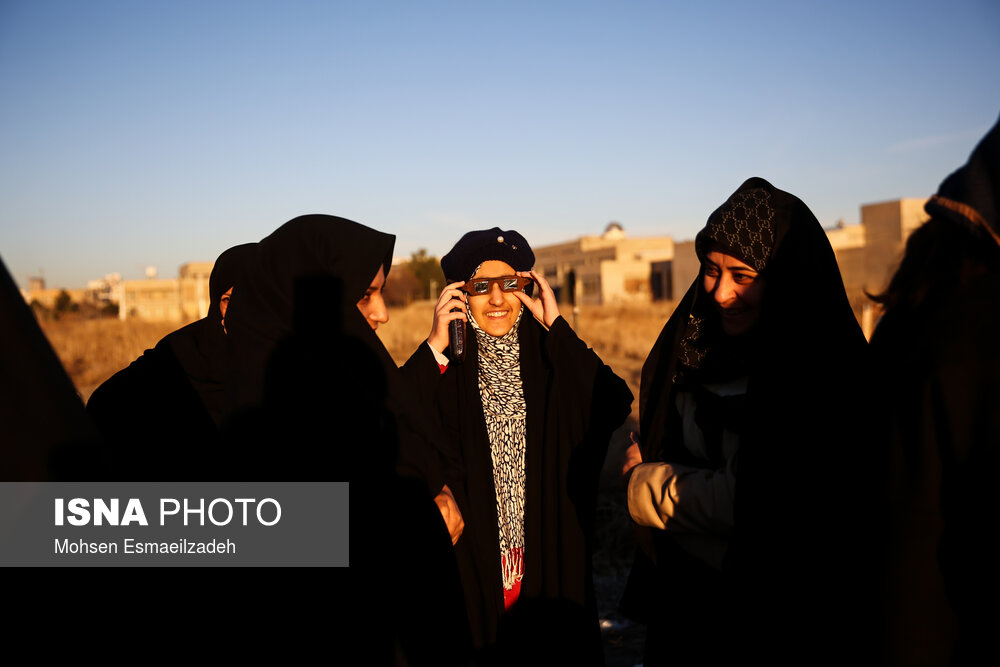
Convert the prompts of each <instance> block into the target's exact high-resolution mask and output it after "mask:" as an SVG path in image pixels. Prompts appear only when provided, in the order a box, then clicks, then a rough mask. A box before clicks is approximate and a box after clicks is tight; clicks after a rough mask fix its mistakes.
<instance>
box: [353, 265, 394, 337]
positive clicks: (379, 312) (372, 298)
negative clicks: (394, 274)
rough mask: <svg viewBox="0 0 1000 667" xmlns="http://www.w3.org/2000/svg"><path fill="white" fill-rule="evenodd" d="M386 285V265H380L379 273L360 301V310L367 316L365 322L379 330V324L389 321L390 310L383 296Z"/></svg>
mask: <svg viewBox="0 0 1000 667" xmlns="http://www.w3.org/2000/svg"><path fill="white" fill-rule="evenodd" d="M383 287H385V267H382V266H380V267H378V273H376V274H375V278H374V279H372V284H371V285H369V286H368V289H367V290H366V291H365V295H364V296H363V297H361V301H358V310H360V311H361V314H362V315H364V316H365V322H367V323H368V326H370V327H371V328H372V329H374V330H378V325H379V324H385V323H386V322H388V321H389V311H388V310H387V309H386V307H385V299H384V298H382V288H383Z"/></svg>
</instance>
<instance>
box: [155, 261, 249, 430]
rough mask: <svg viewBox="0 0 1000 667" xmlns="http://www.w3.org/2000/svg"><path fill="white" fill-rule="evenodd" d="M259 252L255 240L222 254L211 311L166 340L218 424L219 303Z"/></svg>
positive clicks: (222, 378)
mask: <svg viewBox="0 0 1000 667" xmlns="http://www.w3.org/2000/svg"><path fill="white" fill-rule="evenodd" d="M256 252H257V244H256V243H244V244H242V245H238V246H234V247H232V248H229V249H228V250H226V251H224V252H223V253H222V254H221V255H219V257H218V259H216V260H215V266H213V267H212V274H211V276H210V277H209V279H208V293H209V305H208V314H207V315H206V316H205V317H203V318H202V319H200V320H198V321H197V322H194V323H192V324H190V325H188V326H186V327H184V328H182V329H179V330H178V331H175V332H174V333H172V334H170V335H168V336H167V337H166V338H165V339H164V341H165V342H166V343H167V344H169V345H170V349H171V350H173V353H174V355H175V356H176V357H177V361H178V362H179V363H180V365H181V367H183V369H184V374H185V375H187V378H188V382H190V383H191V386H192V387H193V388H194V390H195V391H196V392H198V396H199V397H200V398H201V400H202V402H203V403H204V404H205V408H206V409H207V410H208V412H209V414H210V415H211V416H212V420H213V421H214V422H215V423H216V425H218V424H220V423H221V420H222V414H223V411H224V409H225V382H226V358H227V350H226V333H225V330H224V328H223V326H222V311H221V310H220V306H219V304H220V301H221V300H222V295H223V294H225V293H226V292H227V291H228V290H229V289H230V288H234V290H235V288H236V286H237V285H238V284H240V283H242V281H243V279H244V274H245V271H246V268H247V267H248V266H251V265H252V263H253V259H254V254H255V253H256Z"/></svg>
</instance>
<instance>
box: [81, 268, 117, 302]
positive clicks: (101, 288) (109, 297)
mask: <svg viewBox="0 0 1000 667" xmlns="http://www.w3.org/2000/svg"><path fill="white" fill-rule="evenodd" d="M121 286H122V274H120V273H109V274H108V275H106V276H104V277H103V278H98V279H97V280H89V281H87V291H86V300H87V301H89V302H90V303H93V304H94V305H97V306H106V305H108V304H111V303H118V300H119V295H120V293H121Z"/></svg>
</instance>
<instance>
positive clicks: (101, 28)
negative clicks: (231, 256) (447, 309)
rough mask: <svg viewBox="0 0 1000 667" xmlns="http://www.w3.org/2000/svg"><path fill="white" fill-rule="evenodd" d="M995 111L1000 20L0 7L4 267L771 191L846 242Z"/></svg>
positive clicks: (422, 8) (635, 7)
mask: <svg viewBox="0 0 1000 667" xmlns="http://www.w3.org/2000/svg"><path fill="white" fill-rule="evenodd" d="M998 116H1000V2H997V0H947V1H941V2H928V1H922V0H906V1H904V0H891V1H886V2H880V1H878V0H866V1H859V2H855V1H854V0H839V1H830V2H818V1H815V0H795V1H788V2H784V1H782V2H771V1H767V0H755V1H753V2H735V1H731V2H713V1H711V0H708V1H703V2H697V3H695V2H690V3H688V2H629V1H625V0H619V1H616V2H585V1H577V2H559V1H539V2H516V1H510V0H508V1H506V2H495V3H494V2H473V1H466V2H409V1H406V2H378V1H371V2H365V1H362V0H356V1H354V2H333V1H325V2H295V1H286V2H277V1H274V2H254V1H246V0H244V1H240V2H208V1H204V0H199V1H193V2H188V1H177V0H173V1H170V2H143V1H141V0H137V1H126V0H115V1H105V0H86V1H80V0H67V1H53V0H23V1H22V0H17V1H14V0H0V257H2V258H3V260H4V262H5V263H6V264H7V267H8V269H9V270H10V272H11V273H12V274H13V276H14V278H15V280H17V281H18V282H19V283H20V284H21V285H22V286H23V285H25V284H26V279H27V277H28V276H29V275H36V274H37V273H38V271H39V269H41V270H43V271H44V275H45V277H46V279H47V281H48V283H49V286H53V287H56V286H65V287H78V286H79V287H82V286H83V285H84V284H85V283H86V281H87V280H88V279H91V278H98V277H101V276H103V275H104V274H106V273H109V272H115V271H117V272H120V273H122V274H123V275H124V277H125V278H127V279H131V278H140V277H141V276H142V270H143V267H145V266H147V265H155V266H157V267H158V268H159V270H160V275H161V276H163V277H174V276H176V273H177V267H178V266H179V265H180V264H183V263H184V262H187V261H196V260H212V259H214V258H215V257H216V256H217V255H218V254H219V253H220V252H221V251H222V250H224V249H225V248H227V247H229V246H232V245H235V244H237V243H243V242H246V241H255V240H259V239H260V238H261V237H263V236H265V235H267V234H268V233H269V232H270V231H271V230H273V229H274V228H276V227H277V226H278V225H280V224H281V223H283V222H284V221H286V220H288V219H290V218H293V217H295V216H296V215H300V214H303V213H330V214H334V215H341V216H344V217H348V218H351V219H354V220H357V221H358V222H361V223H364V224H367V225H369V226H371V227H375V228H376V229H380V230H383V231H387V232H391V233H394V234H396V236H397V242H396V253H397V255H408V254H409V253H411V252H412V251H414V250H416V249H417V248H420V247H425V248H427V249H428V250H429V251H430V252H431V253H432V254H436V255H441V254H443V253H444V252H446V251H447V250H448V249H449V248H450V247H451V245H452V244H453V243H454V241H456V240H457V239H458V237H459V236H460V235H461V234H462V233H464V232H466V231H468V230H470V229H475V228H484V227H491V226H494V225H496V226H500V227H502V228H515V229H518V230H519V231H521V232H522V233H523V234H524V235H525V236H526V237H527V238H528V240H529V241H531V242H532V244H533V245H544V244H546V243H552V242H556V241H561V240H566V239H569V238H574V237H576V236H579V235H581V234H586V233H600V232H601V231H602V230H603V228H604V226H605V225H606V224H607V223H608V222H609V221H611V220H617V221H620V222H621V223H622V224H623V225H624V227H625V230H626V232H627V233H628V234H630V235H633V236H652V235H660V234H669V235H672V236H674V237H675V238H677V239H685V238H690V237H692V236H693V235H694V233H695V232H697V230H698V229H699V228H700V227H701V225H702V224H703V223H704V221H705V219H706V217H707V216H708V214H709V213H710V212H711V211H712V210H713V209H714V208H715V207H716V206H717V205H718V204H720V203H721V202H722V201H723V200H724V199H725V198H726V197H727V196H728V195H729V193H730V192H731V191H733V190H734V189H735V188H736V187H737V186H738V185H739V184H740V183H741V182H742V181H743V180H744V179H745V178H747V177H749V176H755V175H756V176H762V177H764V178H767V179H768V180H770V181H771V182H772V183H774V184H775V185H776V186H777V187H779V188H782V189H784V190H788V191H790V192H792V193H794V194H796V195H798V196H800V197H801V198H802V199H803V200H804V201H805V202H806V203H807V204H808V205H809V206H810V207H811V208H812V210H813V212H814V213H816V215H817V217H818V218H819V219H820V221H821V222H822V223H823V224H824V225H832V224H833V223H834V222H836V220H837V219H841V218H842V219H844V220H845V221H847V222H849V223H850V222H857V221H858V217H859V212H858V209H859V206H860V205H861V204H863V203H869V202H875V201H883V200H887V199H894V198H897V197H923V196H928V195H930V194H932V193H933V192H934V191H935V190H936V189H937V186H938V184H939V183H940V181H941V180H942V179H943V178H944V177H945V176H946V175H947V174H948V173H950V172H951V171H952V170H954V169H955V168H957V167H958V166H959V165H961V164H962V163H963V162H964V161H965V160H966V158H967V157H968V154H969V152H970V151H971V150H972V148H973V146H974V145H975V143H976V142H977V141H978V139H979V138H980V137H981V136H982V135H983V134H984V133H985V132H986V131H987V129H988V128H989V127H990V126H991V125H992V124H993V123H994V122H995V121H996V120H997V117H998Z"/></svg>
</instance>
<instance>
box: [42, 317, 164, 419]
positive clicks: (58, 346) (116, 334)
mask: <svg viewBox="0 0 1000 667" xmlns="http://www.w3.org/2000/svg"><path fill="white" fill-rule="evenodd" d="M40 324H41V327H42V331H44V332H45V335H46V336H47V337H48V339H49V343H51V344H52V347H53V349H55V351H56V354H57V355H58V356H59V359H60V360H61V361H62V364H63V367H64V368H65V369H66V372H67V373H69V376H70V378H71V379H72V380H73V384H74V385H75V386H76V390H77V391H78V392H79V393H80V397H81V398H82V399H83V400H84V402H86V400H87V399H88V398H90V395H91V394H92V393H93V392H94V390H95V389H97V387H98V386H100V384H101V383H102V382H104V381H105V380H107V379H108V378H109V377H111V376H112V375H114V374H115V373H117V372H118V371H119V370H121V369H122V368H125V367H126V366H128V365H129V364H130V363H132V361H133V360H135V359H136V358H137V357H138V356H140V355H141V354H142V352H143V350H146V349H148V348H151V347H153V346H154V345H156V342H157V341H158V340H160V339H161V338H163V337H164V336H165V335H167V334H168V333H170V332H171V331H173V330H174V329H177V328H178V326H179V325H177V324H176V323H173V322H122V321H120V320H118V319H108V318H105V319H93V320H91V319H75V318H63V319H59V320H49V321H43V322H40Z"/></svg>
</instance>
